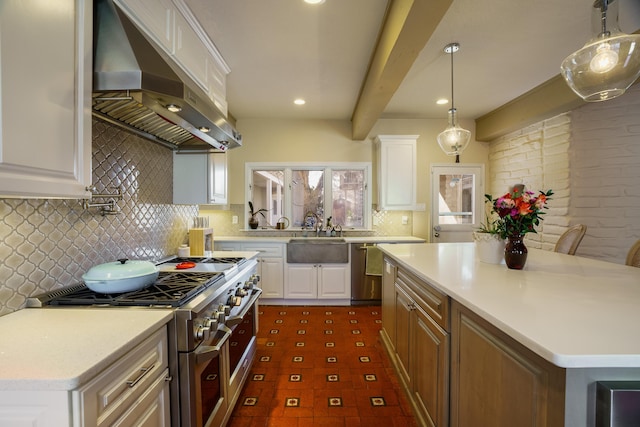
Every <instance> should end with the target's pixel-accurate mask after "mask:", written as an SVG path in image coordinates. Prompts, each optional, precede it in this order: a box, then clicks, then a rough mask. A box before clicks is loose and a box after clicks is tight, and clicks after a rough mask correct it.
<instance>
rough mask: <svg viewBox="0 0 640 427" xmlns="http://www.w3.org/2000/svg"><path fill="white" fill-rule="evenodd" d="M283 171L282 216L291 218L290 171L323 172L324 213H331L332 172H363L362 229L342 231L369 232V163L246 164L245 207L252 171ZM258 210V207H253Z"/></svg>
mask: <svg viewBox="0 0 640 427" xmlns="http://www.w3.org/2000/svg"><path fill="white" fill-rule="evenodd" d="M270 169H272V170H275V169H278V170H283V171H284V195H283V196H284V202H283V205H284V216H286V217H287V218H292V211H293V210H292V206H291V200H292V194H291V176H292V172H291V171H292V170H294V169H295V170H312V169H315V170H318V169H322V170H324V189H325V190H324V191H325V193H324V211H325V212H331V211H332V208H333V193H332V191H333V188H332V185H331V176H332V172H333V171H334V170H347V169H348V170H364V174H365V182H364V187H365V191H364V193H365V197H364V198H365V200H364V201H363V203H364V210H363V212H364V222H365V223H364V227H363V228H355V227H349V228H344V230H358V231H365V230H371V222H372V221H371V200H372V198H371V187H372V185H371V173H372V172H371V169H372V168H371V163H370V162H330V163H312V162H300V163H296V162H247V163H245V179H244V182H245V189H246V191H245V203H244V205H245V206H247V207H248V206H249V201H251V189H252V184H253V171H254V170H270ZM255 208H256V209H258V208H259V207H258V206H255ZM289 229H290V230H301V227H290V228H289Z"/></svg>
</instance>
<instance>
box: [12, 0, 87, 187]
mask: <svg viewBox="0 0 640 427" xmlns="http://www.w3.org/2000/svg"><path fill="white" fill-rule="evenodd" d="M92 4H93V3H92V2H87V1H84V0H59V1H56V2H55V7H53V6H52V4H51V3H50V2H42V1H36V0H5V1H3V2H2V6H1V8H0V9H1V13H0V197H21V198H23V197H42V198H48V197H62V198H87V197H89V195H90V193H89V192H88V191H86V187H87V186H89V185H90V184H91V110H90V105H91V81H92V80H91V72H92V70H91V58H92V55H91V51H92V20H93V18H92V16H93V10H92ZM52 7H53V9H52ZM53 10H55V13H52V11H53Z"/></svg>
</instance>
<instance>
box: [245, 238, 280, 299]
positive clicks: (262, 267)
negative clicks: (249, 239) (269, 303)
mask: <svg viewBox="0 0 640 427" xmlns="http://www.w3.org/2000/svg"><path fill="white" fill-rule="evenodd" d="M241 248H242V249H241V250H243V251H252V252H258V254H259V255H258V257H257V261H258V274H259V275H260V283H259V284H258V286H260V288H261V289H262V296H261V297H260V298H262V299H270V298H271V299H273V298H282V297H283V296H284V258H283V253H284V244H281V243H262V244H259V243H243V244H242V246H241Z"/></svg>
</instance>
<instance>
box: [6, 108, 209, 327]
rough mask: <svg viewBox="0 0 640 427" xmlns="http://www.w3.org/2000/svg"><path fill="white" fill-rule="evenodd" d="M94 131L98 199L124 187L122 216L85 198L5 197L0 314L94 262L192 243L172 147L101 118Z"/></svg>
mask: <svg viewBox="0 0 640 427" xmlns="http://www.w3.org/2000/svg"><path fill="white" fill-rule="evenodd" d="M92 130H93V146H92V160H93V184H94V185H95V187H96V192H97V193H100V194H113V193H114V192H116V191H117V188H118V187H120V188H121V191H122V193H123V197H122V199H120V200H117V201H116V205H117V209H118V211H119V213H118V214H117V215H105V216H102V215H101V214H100V210H99V209H98V208H90V209H88V210H84V209H83V207H82V202H81V201H80V200H54V199H47V200H44V199H0V315H3V314H7V313H10V312H12V311H15V310H18V309H20V308H22V307H23V306H24V303H25V300H26V298H27V297H29V296H33V295H36V294H39V293H42V292H46V291H50V290H52V289H55V288H58V287H61V286H64V285H69V284H72V283H76V282H78V281H79V280H81V276H82V274H84V273H85V272H86V271H87V270H88V269H89V268H91V267H92V266H93V265H96V264H101V263H104V262H109V261H113V260H115V259H118V258H131V259H147V260H153V261H155V260H158V259H161V258H164V257H167V256H169V255H172V254H174V253H175V252H176V248H177V247H178V246H179V245H180V244H181V243H187V241H188V239H187V227H188V224H189V221H190V220H191V218H193V217H194V216H197V215H198V207H197V206H192V205H173V204H172V200H173V173H172V170H173V160H172V153H171V150H169V149H167V148H164V147H162V146H160V145H157V144H154V143H152V142H149V141H147V140H145V139H143V138H141V137H139V136H137V135H135V134H133V133H130V132H128V131H126V130H123V129H121V128H119V127H116V126H113V125H111V124H108V123H106V122H103V121H101V120H98V119H94V120H93V129H92ZM95 201H98V200H95Z"/></svg>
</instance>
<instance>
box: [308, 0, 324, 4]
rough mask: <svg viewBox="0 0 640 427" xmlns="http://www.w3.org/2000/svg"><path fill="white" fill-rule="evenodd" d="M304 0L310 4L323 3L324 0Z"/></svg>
mask: <svg viewBox="0 0 640 427" xmlns="http://www.w3.org/2000/svg"><path fill="white" fill-rule="evenodd" d="M304 2H305V3H308V4H322V3H324V0H304Z"/></svg>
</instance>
